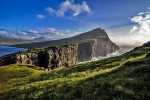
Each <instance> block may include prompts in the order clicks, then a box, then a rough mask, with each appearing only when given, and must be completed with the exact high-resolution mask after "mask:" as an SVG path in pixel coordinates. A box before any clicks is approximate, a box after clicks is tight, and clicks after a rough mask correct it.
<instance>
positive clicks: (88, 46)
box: [78, 40, 97, 62]
mask: <svg viewBox="0 0 150 100" xmlns="http://www.w3.org/2000/svg"><path fill="white" fill-rule="evenodd" d="M96 47H97V40H93V41H89V42H83V43H79V44H78V62H84V61H90V60H91V59H93V58H94V57H95V56H96Z"/></svg>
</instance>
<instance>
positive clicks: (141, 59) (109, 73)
mask: <svg viewBox="0 0 150 100" xmlns="http://www.w3.org/2000/svg"><path fill="white" fill-rule="evenodd" d="M149 51H150V47H145V48H141V49H139V50H135V51H131V52H129V53H126V54H124V55H122V56H119V57H114V58H108V59H104V60H100V61H95V62H91V63H85V64H79V65H75V66H71V67H68V68H64V69H57V70H53V71H50V72H44V71H38V70H34V69H31V68H29V67H27V65H8V66H3V67H0V100H6V99H7V100H13V99H27V100H30V99H32V100H33V99H50V100H52V99H54V100H72V99H76V100H77V99H84V100H95V99H96V100H97V99H100V100H103V99H105V100H106V99H108V100H112V99H114V100H118V99H122V100H128V99H139V100H142V99H147V100H148V98H150V78H149V77H150V74H149V73H150V62H149V60H150V59H149V58H146V57H145V54H147V53H148V52H149Z"/></svg>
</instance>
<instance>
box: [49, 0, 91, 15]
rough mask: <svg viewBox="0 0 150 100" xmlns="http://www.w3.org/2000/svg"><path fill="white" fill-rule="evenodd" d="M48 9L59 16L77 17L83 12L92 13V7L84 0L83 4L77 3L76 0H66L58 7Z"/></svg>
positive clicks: (50, 12)
mask: <svg viewBox="0 0 150 100" xmlns="http://www.w3.org/2000/svg"><path fill="white" fill-rule="evenodd" d="M46 11H47V12H48V13H49V14H51V15H56V16H58V17H70V16H71V17H75V16H78V15H80V14H81V13H90V12H91V9H90V7H89V6H88V4H87V2H86V1H83V2H82V4H75V2H74V0H66V1H64V2H62V3H61V4H60V5H59V8H58V9H53V8H51V7H47V8H46Z"/></svg>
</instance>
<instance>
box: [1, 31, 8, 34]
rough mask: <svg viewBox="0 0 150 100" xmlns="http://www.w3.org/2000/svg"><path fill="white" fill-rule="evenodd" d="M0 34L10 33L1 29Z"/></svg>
mask: <svg viewBox="0 0 150 100" xmlns="http://www.w3.org/2000/svg"><path fill="white" fill-rule="evenodd" d="M0 35H8V33H7V32H6V31H0Z"/></svg>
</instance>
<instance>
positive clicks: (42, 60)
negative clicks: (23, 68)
mask: <svg viewBox="0 0 150 100" xmlns="http://www.w3.org/2000/svg"><path fill="white" fill-rule="evenodd" d="M77 49H78V44H71V45H63V46H59V47H50V48H48V49H45V50H42V51H38V52H36V53H31V52H23V53H22V52H21V53H16V54H12V55H8V56H4V57H1V58H0V66H3V65H9V64H14V63H18V64H31V65H35V66H39V67H45V68H50V69H55V68H63V67H68V66H71V65H74V64H76V63H77V62H78V60H77V59H78V57H77V55H78V53H77Z"/></svg>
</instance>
